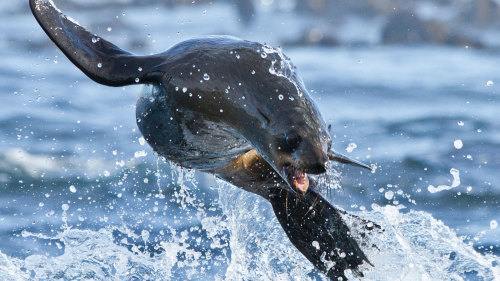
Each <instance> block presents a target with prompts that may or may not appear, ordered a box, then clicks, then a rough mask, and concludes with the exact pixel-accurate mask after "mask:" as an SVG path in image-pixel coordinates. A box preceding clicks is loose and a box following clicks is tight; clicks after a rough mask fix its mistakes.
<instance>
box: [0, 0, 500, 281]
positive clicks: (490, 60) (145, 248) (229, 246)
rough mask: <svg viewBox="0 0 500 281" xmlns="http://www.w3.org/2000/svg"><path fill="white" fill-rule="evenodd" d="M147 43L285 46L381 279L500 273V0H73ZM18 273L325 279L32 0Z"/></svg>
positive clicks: (0, 146) (97, 28)
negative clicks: (184, 159)
mask: <svg viewBox="0 0 500 281" xmlns="http://www.w3.org/2000/svg"><path fill="white" fill-rule="evenodd" d="M56 4H57V5H58V7H59V8H60V9H61V10H63V11H64V12H65V13H66V14H68V15H69V16H71V17H73V18H75V19H76V20H77V21H78V22H79V23H80V24H82V25H83V26H85V27H86V28H88V29H90V30H91V31H92V32H94V33H96V34H99V35H100V36H102V37H103V38H106V39H108V40H110V41H111V42H114V43H116V44H117V45H118V46H121V47H122V48H124V49H126V50H129V51H132V52H134V53H137V54H149V53H156V52H160V51H163V50H165V49H167V48H168V47H170V46H171V45H173V44H175V43H177V42H180V41H182V40H184V39H188V38H191V37H193V36H202V35H209V34H228V35H234V36H237V37H240V38H244V39H249V40H253V41H258V42H262V43H264V42H266V43H268V44H270V45H272V46H275V47H277V46H281V47H282V49H283V51H284V52H285V53H286V54H287V55H288V56H289V57H290V58H291V59H292V61H294V63H295V64H296V65H297V67H298V71H299V73H300V74H301V75H302V78H303V80H304V81H305V84H306V86H307V88H308V89H309V91H310V92H311V93H312V96H313V99H314V100H315V101H316V102H317V103H318V105H319V107H320V109H321V112H322V114H323V116H324V117H325V119H326V120H327V122H328V123H329V124H332V136H333V137H334V148H335V149H336V150H338V151H341V152H344V153H346V154H349V155H350V156H352V157H356V158H358V159H360V160H362V161H364V162H367V163H375V164H377V166H378V169H377V171H376V172H375V173H373V174H370V173H366V172H361V171H360V170H359V169H357V168H351V167H345V166H337V167H336V169H337V170H338V171H339V172H340V173H341V176H340V179H341V182H342V187H341V188H339V189H336V190H332V191H331V192H329V193H328V197H329V198H330V200H331V201H332V202H333V203H334V204H336V205H337V206H339V207H341V208H344V209H346V210H348V211H350V212H352V213H356V214H358V215H359V216H362V217H365V218H368V219H371V220H373V221H376V222H377V223H379V224H381V225H382V226H384V227H385V228H386V233H385V234H380V235H379V236H374V238H373V241H375V242H376V243H375V244H376V245H377V246H378V248H379V249H378V250H374V249H367V250H366V251H367V252H368V253H369V257H370V259H371V260H372V262H373V263H374V264H375V268H367V269H366V270H367V272H368V274H367V279H368V280H500V277H499V274H500V273H499V272H500V268H499V267H500V265H499V262H500V228H499V227H498V222H499V221H500V186H499V184H498V182H499V180H500V174H499V172H500V121H499V119H498V116H499V113H500V104H499V103H500V86H499V85H500V36H499V35H500V32H499V31H500V29H499V28H500V5H499V3H498V2H497V1H494V0H476V1H472V0H439V1H437V0H436V1H403V0H400V1H398V0H372V1H370V0H350V1H348V0H336V1H333V0H332V1H326V0H295V1H284V0H281V1H280V0H260V1H258V0H245V1H230V0H226V1H223V0H220V1H216V0H213V1H200V0H197V1H191V0H189V1H182V0H164V1H160V0H148V1H139V0H107V1H83V0H72V1H57V2H56ZM0 15H1V16H0V23H1V24H0V29H1V32H0V38H1V40H0V62H1V67H0V194H1V195H0V279H1V280H15V279H19V280H30V279H31V280H40V279H41V280H69V279H80V280H83V279H85V280H111V279H115V280H116V279H118V280H183V279H188V280H277V279H280V280H292V279H294V280H306V279H312V280H321V279H323V278H324V277H323V276H322V275H321V274H320V273H318V272H317V271H316V270H315V269H314V268H313V267H312V266H311V265H310V264H309V263H308V262H307V261H306V260H305V259H304V258H303V257H302V256H301V255H300V253H298V252H297V250H295V249H294V248H293V246H291V244H290V243H289V242H288V240H287V239H286V238H285V234H284V233H283V231H282V230H281V228H280V227H279V225H278V223H277V221H276V220H275V219H274V215H273V213H272V210H271V209H270V206H268V203H267V202H264V201H263V200H261V199H260V198H257V197H256V196H254V195H251V194H247V193H245V192H244V191H241V190H239V189H236V188H234V187H231V186H228V185H225V184H223V183H221V182H217V181H216V180H215V179H214V178H213V177H212V176H210V175H205V174H201V173H197V172H192V171H186V170H182V169H179V168H177V167H172V166H171V165H169V163H167V162H165V161H164V160H163V159H159V158H158V157H157V155H154V153H153V151H152V150H151V148H150V147H148V146H147V144H144V140H143V139H142V138H141V135H140V133H139V132H138V129H137V127H136V124H135V108H134V106H135V101H136V99H137V97H138V95H139V92H140V87H138V86H130V87H125V88H109V87H105V86H101V85H97V84H96V83H94V82H92V81H91V80H90V79H88V78H87V77H85V76H84V75H83V74H82V73H81V72H80V71H79V70H78V69H77V68H76V67H75V66H74V65H73V64H72V63H70V62H69V60H68V59H66V57H64V55H63V54H62V53H61V52H60V51H59V50H58V49H57V48H56V47H55V45H54V44H53V43H52V42H51V41H50V40H49V39H48V38H47V36H46V35H45V34H44V33H43V31H42V29H41V28H40V27H39V26H38V24H37V23H36V21H35V19H34V18H33V16H32V15H31V13H30V11H29V8H28V3H27V1H18V0H15V1H14V0H9V1H3V2H1V3H0Z"/></svg>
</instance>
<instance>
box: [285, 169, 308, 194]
mask: <svg viewBox="0 0 500 281" xmlns="http://www.w3.org/2000/svg"><path fill="white" fill-rule="evenodd" d="M283 170H284V172H285V175H286V179H287V182H288V184H289V185H290V186H291V187H292V188H293V189H295V191H297V190H298V191H300V192H301V193H306V192H307V189H308V188H309V177H308V176H307V173H304V172H302V171H301V170H299V169H297V168H295V167H294V166H292V165H288V166H286V167H284V168H283Z"/></svg>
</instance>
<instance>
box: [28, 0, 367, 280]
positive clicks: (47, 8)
mask: <svg viewBox="0 0 500 281" xmlns="http://www.w3.org/2000/svg"><path fill="white" fill-rule="evenodd" d="M30 7H31V10H32V12H33V14H34V16H35V18H36V19H37V21H38V23H39V24H40V25H41V26H42V28H43V29H44V31H45V32H46V33H47V35H48V36H49V37H50V38H51V39H52V41H54V43H55V44H56V45H57V46H58V47H59V48H60V49H61V50H62V52H63V53H64V54H65V55H66V56H67V57H68V58H69V59H70V61H71V62H73V64H75V65H76V66H77V67H78V68H79V69H80V70H82V71H83V72H84V73H85V74H86V75H87V76H88V77H90V78H91V79H92V80H94V81H96V82H97V83H100V84H104V85H108V86H125V85H131V84H146V85H148V86H147V87H146V88H145V90H144V92H143V94H142V96H141V97H140V98H139V100H138V101H137V109H136V117H137V125H138V127H139V129H140V131H141V133H142V134H143V135H144V138H145V139H146V140H147V142H148V143H149V144H150V145H151V147H152V148H153V149H154V150H155V151H156V152H157V153H158V154H160V155H162V156H164V157H166V158H167V159H169V160H170V161H172V162H175V163H177V164H179V165H182V166H184V167H188V168H193V169H198V170H201V171H205V172H209V173H212V174H215V175H216V176H218V177H219V178H222V179H224V180H226V181H228V182H230V183H232V184H234V185H236V186H239V187H241V188H243V189H245V190H247V191H250V192H253V193H256V194H258V195H260V196H262V197H264V198H265V199H267V200H268V201H269V202H270V203H271V204H272V206H273V209H274V212H275V214H276V216H277V218H278V220H279V221H280V224H281V226H282V227H283V229H284V230H285V232H286V234H287V235H288V237H289V238H290V240H291V242H292V243H293V244H294V245H295V246H296V247H297V249H299V250H300V251H301V252H302V253H303V254H304V255H305V256H306V257H307V258H308V259H309V260H310V261H311V262H312V263H313V264H314V265H315V266H316V267H317V268H318V269H320V270H321V271H323V272H324V273H325V274H327V276H329V277H330V278H332V279H335V280H336V278H339V277H342V278H344V279H345V275H344V270H345V269H351V270H352V271H354V272H355V273H357V274H359V275H361V272H359V271H358V266H359V265H361V264H362V263H363V262H367V263H369V261H368V259H367V257H366V256H365V254H364V253H363V251H362V250H361V249H360V248H359V246H358V244H357V243H356V241H355V240H354V239H353V238H352V237H351V235H350V234H349V233H350V231H349V229H348V227H347V226H346V225H345V223H344V222H343V220H342V218H341V216H340V215H339V212H338V210H337V209H336V208H335V207H333V206H332V205H330V204H329V203H328V202H327V201H326V200H325V199H323V198H322V197H321V195H320V194H319V193H318V191H317V190H316V183H315V182H314V181H313V180H312V178H310V177H309V175H308V174H321V173H324V172H325V171H326V169H327V168H328V161H329V160H331V161H338V162H341V163H347V164H354V165H357V166H361V167H364V168H368V169H369V168H370V167H368V166H366V165H365V164H362V163H360V162H358V161H356V160H353V159H349V158H347V157H345V156H343V155H341V154H338V153H336V152H334V151H333V150H332V149H331V145H332V140H331V138H330V136H329V134H328V130H327V127H326V124H325V122H324V121H323V118H322V117H321V114H320V112H319V110H318V108H317V106H316V105H315V103H314V102H313V101H312V99H311V97H310V96H309V93H308V92H307V90H306V88H305V87H304V84H303V82H302V80H301V78H300V77H299V76H298V74H297V71H296V69H295V66H293V64H292V63H291V61H290V59H289V58H288V57H286V56H285V55H284V54H283V53H282V52H281V50H279V49H278V50H277V49H274V48H271V47H269V46H267V45H262V44H259V43H255V42H250V41H246V40H241V39H237V38H234V37H228V36H207V37H202V38H195V39H191V40H186V41H183V42H181V43H178V44H177V45H175V46H173V47H171V48H170V49H168V50H167V51H165V52H163V53H160V54H155V55H149V56H136V55H134V54H132V53H129V52H126V51H124V50H122V49H120V48H118V47H117V46H115V45H114V44H112V43H110V42H108V41H106V40H104V39H103V38H101V37H98V36H97V35H93V34H91V33H89V32H88V31H86V30H85V29H84V28H83V27H81V26H80V25H78V24H77V23H76V22H75V21H73V20H72V19H70V18H68V17H67V16H65V15H64V14H62V13H61V11H59V10H58V9H57V8H56V7H55V6H54V4H53V3H52V2H51V1H49V2H44V1H42V0H30ZM288 202H292V203H290V204H288ZM313 241H316V242H317V243H318V245H314V243H312V242H313ZM341 253H343V254H341Z"/></svg>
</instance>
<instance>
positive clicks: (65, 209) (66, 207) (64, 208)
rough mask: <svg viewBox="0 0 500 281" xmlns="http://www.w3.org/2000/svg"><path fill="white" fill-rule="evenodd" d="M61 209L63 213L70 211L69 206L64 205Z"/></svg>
mask: <svg viewBox="0 0 500 281" xmlns="http://www.w3.org/2000/svg"><path fill="white" fill-rule="evenodd" d="M61 209H62V210H63V211H67V210H69V205H68V204H62V206H61Z"/></svg>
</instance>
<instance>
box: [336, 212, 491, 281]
mask: <svg viewBox="0 0 500 281" xmlns="http://www.w3.org/2000/svg"><path fill="white" fill-rule="evenodd" d="M372 207H373V210H372V211H370V212H359V213H356V215H359V216H360V217H362V218H363V219H365V220H368V221H371V222H374V223H375V224H378V225H380V226H381V227H382V229H383V231H373V230H372V231H367V232H365V233H366V234H367V235H366V237H365V238H363V239H359V237H360V233H361V231H360V229H359V227H351V229H352V230H353V233H354V235H355V237H358V239H357V240H358V242H360V243H364V244H365V245H364V246H362V249H363V250H364V252H365V253H366V254H367V256H368V259H369V260H370V261H371V262H372V263H373V264H374V267H371V266H367V265H364V268H363V269H362V271H363V273H364V274H365V277H366V278H367V280H457V281H458V280H497V279H495V278H498V276H500V268H499V267H498V265H496V264H498V263H499V262H500V258H499V257H498V256H493V255H488V254H487V255H481V254H480V253H478V252H477V251H476V250H475V249H474V248H473V246H472V245H471V244H470V243H468V242H465V241H464V238H463V237H457V235H456V233H455V232H454V231H453V230H452V229H450V228H449V227H448V226H446V225H444V224H443V222H442V221H440V220H437V219H435V218H433V217H432V216H431V215H430V214H429V213H425V212H421V211H409V212H408V213H402V212H400V210H401V209H402V208H404V207H402V206H398V207H395V206H391V205H388V206H385V207H380V206H377V205H375V204H374V205H373V206H372ZM344 218H345V219H346V221H347V222H348V224H351V225H352V224H353V223H356V221H358V220H357V219H353V218H352V217H349V216H344ZM358 222H359V221H358ZM372 245H375V246H376V247H372ZM388 272H391V274H387V273H388ZM471 274H472V275H471ZM353 280H356V279H353ZM363 280H364V279H363Z"/></svg>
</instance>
